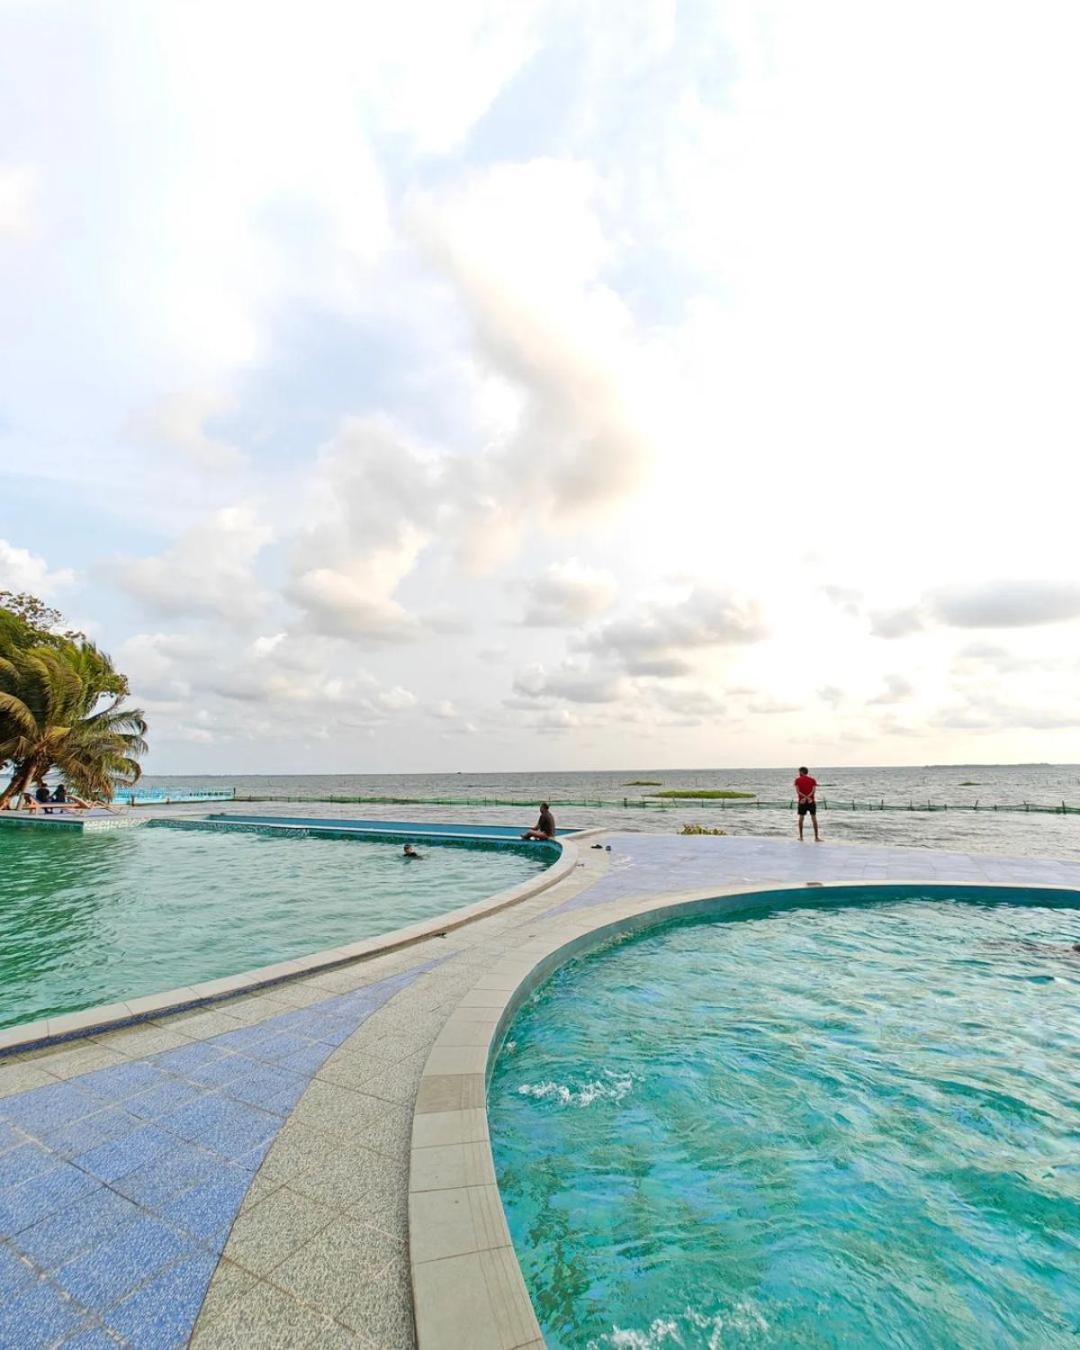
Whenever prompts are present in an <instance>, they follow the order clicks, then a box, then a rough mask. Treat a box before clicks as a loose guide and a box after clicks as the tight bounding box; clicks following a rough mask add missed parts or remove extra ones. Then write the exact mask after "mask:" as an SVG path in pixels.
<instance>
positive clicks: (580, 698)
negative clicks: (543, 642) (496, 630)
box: [514, 661, 626, 703]
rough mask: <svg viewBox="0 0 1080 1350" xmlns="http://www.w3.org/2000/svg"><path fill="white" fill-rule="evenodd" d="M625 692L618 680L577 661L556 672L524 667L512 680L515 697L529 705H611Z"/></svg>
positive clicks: (540, 667) (621, 682)
mask: <svg viewBox="0 0 1080 1350" xmlns="http://www.w3.org/2000/svg"><path fill="white" fill-rule="evenodd" d="M625 692H626V684H625V682H624V681H623V680H622V679H621V678H620V677H619V676H617V675H613V674H611V672H610V671H606V670H597V669H594V668H593V667H592V666H590V665H588V664H587V663H584V662H578V661H567V662H565V663H564V664H563V665H562V666H560V667H558V668H557V669H555V670H547V669H545V667H544V666H542V665H533V666H527V667H526V668H524V669H523V670H519V671H518V673H517V674H516V675H515V676H514V693H515V694H516V695H517V696H518V698H520V699H528V700H530V701H532V700H535V701H543V700H547V699H566V700H567V702H569V703H612V702H614V701H615V700H616V699H618V698H619V697H620V696H621V695H622V694H624V693H625Z"/></svg>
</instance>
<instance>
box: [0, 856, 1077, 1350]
mask: <svg viewBox="0 0 1080 1350" xmlns="http://www.w3.org/2000/svg"><path fill="white" fill-rule="evenodd" d="M596 842H600V843H602V844H603V845H608V844H610V846H611V852H608V851H607V849H606V848H605V847H601V848H593V847H592V845H593V844H594V843H596ZM574 848H575V845H574V844H573V843H572V844H571V845H570V848H569V849H568V854H569V853H570V850H572V849H574ZM574 862H575V866H574V867H573V868H572V869H563V875H562V876H561V879H558V880H556V881H555V884H553V885H552V886H551V887H550V888H548V889H546V890H544V891H541V892H540V893H539V894H532V895H529V896H526V897H525V898H522V899H520V900H518V901H516V902H514V903H512V904H509V905H505V906H503V907H501V908H498V909H496V910H494V911H493V912H488V913H480V914H478V916H477V917H475V918H473V919H471V920H470V921H469V922H467V923H465V924H463V925H462V926H460V927H457V928H454V929H452V930H450V931H446V932H445V934H437V933H431V934H428V935H426V936H422V937H419V938H418V939H417V940H416V941H413V942H412V943H411V944H410V945H408V946H406V947H399V948H397V949H395V950H391V951H386V952H383V953H381V954H379V953H374V954H373V953H370V952H369V953H367V954H365V955H363V956H358V957H357V958H356V959H354V960H347V961H345V962H344V963H342V962H337V963H336V964H335V965H334V967H333V968H328V969H317V970H314V971H312V970H309V971H306V972H302V973H298V974H297V975H296V976H295V977H294V978H289V979H284V980H281V981H279V982H277V983H275V984H274V985H272V986H270V987H267V988H264V989H260V990H258V991H255V992H241V993H239V994H235V993H234V994H233V995H232V996H231V997H229V998H227V999H223V1000H220V1001H217V1002H213V1003H211V1004H209V1005H208V1006H205V1007H201V1008H198V1009H189V1010H187V1011H185V1012H180V1013H176V1014H172V1015H168V1014H151V1015H150V1016H148V1017H147V1018H145V1019H144V1020H143V1021H141V1022H140V1023H139V1024H138V1025H133V1026H128V1027H126V1028H123V1029H121V1030H114V1031H104V1032H100V1033H96V1032H94V1031H93V1029H92V1028H87V1029H84V1032H83V1034H82V1035H81V1037H80V1038H79V1039H76V1040H71V1041H68V1042H66V1043H62V1044H59V1045H56V1046H52V1047H48V1048H44V1049H38V1050H31V1051H28V1052H23V1053H20V1054H15V1055H9V1056H7V1057H6V1058H3V1059H0V1346H3V1347H9V1346H10V1347H17V1348H18V1350H22V1348H23V1347H26V1350H32V1348H33V1347H38V1346H42V1347H44V1346H55V1345H64V1346H65V1347H71V1350H82V1348H83V1347H86V1348H90V1347H116V1346H118V1345H119V1346H123V1345H128V1346H133V1347H139V1348H140V1350H141V1348H142V1347H146V1348H147V1350H164V1347H170V1346H183V1345H186V1344H188V1343H189V1342H190V1343H192V1344H193V1345H195V1346H197V1347H262V1346H267V1347H273V1346H286V1347H291V1346H306V1345H319V1346H339V1345H340V1346H356V1347H372V1346H381V1347H390V1348H392V1350H408V1348H409V1347H411V1346H413V1345H415V1344H416V1343H417V1339H419V1343H420V1345H421V1346H422V1347H423V1350H429V1347H438V1348H439V1350H442V1348H443V1347H456V1348H458V1350H488V1347H490V1350H516V1348H517V1347H525V1346H529V1347H537V1346H540V1345H542V1341H541V1339H540V1333H539V1328H538V1326H537V1324H536V1321H535V1317H534V1316H533V1314H532V1309H531V1306H530V1304H529V1301H528V1297H527V1294H526V1293H525V1288H524V1284H523V1283H522V1280H521V1275H520V1271H519V1269H518V1266H517V1261H516V1259H515V1257H514V1253H513V1249H512V1247H511V1245H510V1241H509V1236H508V1233H507V1229H506V1224H505V1219H504V1217H503V1213H502V1207H501V1203H500V1200H499V1195H498V1190H497V1188H496V1186H495V1177H494V1171H493V1169H492V1163H491V1155H490V1149H489V1146H488V1135H487V1117H486V1111H485V1109H484V1107H485V1074H486V1071H487V1066H488V1061H489V1056H490V1052H491V1048H492V1047H493V1046H495V1045H497V1043H498V1039H499V1035H500V1032H501V1029H502V1027H503V1026H504V1025H505V1023H506V1021H507V1020H508V1018H509V1017H510V1016H512V1014H513V1011H514V1009H515V1007H516V1006H517V1003H518V1002H519V1001H520V999H521V997H523V996H524V995H525V993H527V991H528V989H529V988H531V987H532V985H533V984H534V983H535V981H536V980H537V979H539V978H542V976H543V974H544V972H545V971H546V970H548V969H551V968H552V967H553V966H555V965H557V964H558V963H559V962H560V961H561V960H563V959H565V958H566V955H567V954H568V953H569V952H572V951H573V950H574V949H575V947H578V948H580V946H581V945H582V944H583V943H589V942H592V943H595V941H597V940H598V936H599V935H602V934H603V932H604V931H605V930H609V931H610V929H611V928H612V926H618V925H625V924H627V923H634V922H646V921H648V920H649V918H650V916H652V917H655V916H656V915H657V914H658V913H670V912H672V906H675V907H676V909H677V906H678V905H680V904H682V905H687V906H692V905H693V904H694V903H695V901H700V900H701V899H703V898H705V897H709V896H725V895H727V896H733V895H737V894H740V893H743V892H746V891H752V890H768V889H776V888H779V887H803V886H815V885H817V884H829V883H838V884H845V885H856V886H858V885H865V884H868V883H869V884H873V883H881V882H884V883H893V882H897V881H909V882H938V883H941V882H958V883H963V884H968V885H980V886H985V885H1002V886H1021V887H1024V886H1045V887H1052V888H1053V887H1057V888H1064V889H1067V890H1076V891H1080V863H1067V862H1053V861H1050V860H1027V859H1011V858H997V857H992V856H989V855H977V854H967V853H942V852H933V851H930V850H920V849H897V848H889V849H881V848H870V847H854V846H848V845H838V844H832V843H823V844H820V845H815V844H813V843H809V842H808V843H805V844H801V845H800V844H797V843H794V842H788V841H781V840H773V839H758V838H737V837H733V838H712V837H693V836H692V837H680V836H672V835H648V834H629V833H627V834H603V835H595V836H593V837H582V838H581V839H579V840H578V841H577V842H576V857H575V858H574ZM1061 899H1062V900H1063V901H1066V900H1068V897H1065V896H1062V897H1061ZM1074 903H1075V901H1074ZM164 983H167V976H166V977H165V978H164V979H163V984H164ZM410 1220H411V1221H410ZM414 1312H415V1318H414Z"/></svg>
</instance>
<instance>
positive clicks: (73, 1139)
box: [0, 961, 438, 1350]
mask: <svg viewBox="0 0 1080 1350" xmlns="http://www.w3.org/2000/svg"><path fill="white" fill-rule="evenodd" d="M436 964H438V962H434V961H432V962H426V963H425V964H423V965H420V966H417V967H415V968H414V969H412V970H409V971H406V972H404V973H402V974H399V975H394V976H392V977H390V978H388V979H385V980H381V981H379V982H378V983H377V984H372V985H368V986H367V987H365V988H361V989H357V990H355V991H353V992H351V993H347V994H341V995H338V996H336V997H333V998H329V999H326V1000H325V1001H324V1002H320V1003H315V1004H312V1005H311V1006H309V1007H306V1008H299V1009H295V1010H292V1011H288V1012H284V1013H281V1014H280V1015H277V1016H273V1017H270V1018H267V1019H266V1020H265V1021H263V1022H260V1023H258V1024H256V1025H255V1026H251V1027H243V1028H241V1029H239V1030H236V1031H229V1032H226V1033H224V1034H223V1035H220V1036H216V1037H213V1038H212V1039H210V1040H206V1041H199V1042H194V1043H192V1044H190V1045H185V1046H183V1047H181V1048H180V1049H177V1050H169V1051H166V1052H164V1053H162V1054H158V1055H153V1056H151V1057H149V1058H147V1059H145V1060H135V1061H132V1062H131V1063H130V1064H121V1065H116V1066H114V1067H112V1068H108V1069H100V1070H97V1071H96V1072H93V1073H87V1074H83V1075H81V1076H79V1077H76V1078H72V1079H69V1080H68V1081H67V1082H60V1083H56V1084H50V1085H49V1086H47V1087H39V1088H34V1089H32V1090H30V1091H27V1092H23V1093H18V1094H16V1095H14V1096H11V1097H6V1098H3V1099H0V1347H2V1350H36V1347H45V1346H56V1345H63V1346H64V1348H65V1350H83V1347H86V1350H90V1347H99V1346H100V1347H106V1346H107V1347H111V1350H116V1347H117V1346H118V1345H119V1346H131V1347H137V1348H138V1350H167V1347H172V1346H181V1345H184V1344H185V1343H186V1342H187V1340H188V1338H189V1337H190V1335H191V1331H192V1328H193V1327H194V1325H195V1319H196V1318H197V1316H198V1314H199V1309H200V1308H201V1306H202V1302H203V1298H204V1297H205V1294H206V1289H207V1286H208V1284H209V1282H210V1277H211V1275H212V1274H213V1272H214V1268H215V1266H216V1265H217V1261H218V1257H219V1255H220V1253H221V1251H222V1248H223V1247H224V1245H225V1241H226V1239H227V1238H228V1235H229V1230H230V1228H231V1227H232V1223H233V1220H234V1219H235V1217H236V1215H237V1212H238V1211H239V1208H240V1205H241V1202H242V1201H243V1198H244V1195H245V1193H246V1192H247V1189H248V1186H249V1185H250V1183H251V1179H252V1177H253V1175H254V1174H255V1172H256V1171H257V1169H258V1167H259V1164H260V1163H261V1162H262V1160H263V1158H264V1157H265V1155H266V1152H267V1150H268V1149H269V1147H270V1144H271V1143H272V1142H273V1139H274V1137H275V1136H276V1134H277V1133H278V1131H279V1130H280V1129H281V1127H282V1125H283V1124H284V1123H285V1120H286V1118H287V1117H288V1115H289V1113H290V1111H291V1110H292V1108H293V1107H294V1106H295V1105H296V1103H297V1101H298V1100H299V1098H300V1096H301V1094H302V1093H303V1092H304V1090H305V1089H306V1088H307V1086H308V1084H309V1083H310V1081H311V1078H312V1076H313V1075H314V1074H315V1073H316V1072H317V1071H318V1069H319V1068H320V1067H321V1065H322V1064H323V1062H324V1061H325V1060H326V1059H327V1057H328V1056H329V1055H330V1054H332V1053H333V1051H334V1050H335V1049H336V1048H337V1047H338V1046H339V1045H341V1044H342V1043H343V1042H344V1041H345V1040H346V1039H347V1038H348V1037H349V1036H351V1035H352V1034H353V1032H354V1031H356V1029H357V1028H358V1027H359V1026H360V1025H361V1024H362V1023H363V1022H364V1021H365V1020H366V1019H367V1018H368V1017H369V1016H370V1015H371V1014H372V1013H373V1012H375V1011H376V1009H378V1008H380V1007H382V1005H383V1004H384V1003H386V1002H387V1000H388V999H390V998H392V997H393V995H394V994H396V993H397V992H398V991H399V990H401V989H404V988H405V987H406V986H407V985H409V984H411V983H412V981H413V980H415V979H416V977H417V976H418V975H421V974H423V973H424V972H425V971H427V970H430V969H431V968H432V966H434V965H436Z"/></svg>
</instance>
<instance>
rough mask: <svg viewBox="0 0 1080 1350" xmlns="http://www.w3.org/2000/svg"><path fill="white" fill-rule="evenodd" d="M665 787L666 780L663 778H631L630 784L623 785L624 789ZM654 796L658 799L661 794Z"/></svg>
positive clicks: (654, 794)
mask: <svg viewBox="0 0 1080 1350" xmlns="http://www.w3.org/2000/svg"><path fill="white" fill-rule="evenodd" d="M663 786H664V780H663V779H662V778H631V779H630V781H629V783H624V784H623V787H663ZM652 795H653V796H654V797H658V796H659V795H660V794H659V793H656V792H654V793H653V794H652Z"/></svg>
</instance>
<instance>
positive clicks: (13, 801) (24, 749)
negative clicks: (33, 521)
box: [0, 591, 147, 811]
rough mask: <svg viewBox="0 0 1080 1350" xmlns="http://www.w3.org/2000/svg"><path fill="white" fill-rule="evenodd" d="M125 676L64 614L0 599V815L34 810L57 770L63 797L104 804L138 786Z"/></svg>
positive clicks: (137, 730) (141, 728) (142, 723)
mask: <svg viewBox="0 0 1080 1350" xmlns="http://www.w3.org/2000/svg"><path fill="white" fill-rule="evenodd" d="M128 692H129V691H128V682H127V679H126V677H125V676H124V675H123V674H121V672H120V671H118V670H117V669H116V667H115V666H114V665H113V663H112V661H111V660H110V659H109V657H108V656H107V655H106V654H105V653H104V652H103V651H102V650H101V649H100V648H99V647H97V646H95V645H94V643H93V642H91V641H90V639H89V638H88V637H87V636H86V635H85V633H80V632H78V631H76V630H74V629H71V628H67V627H65V624H64V619H63V616H62V615H61V614H60V613H59V612H58V611H57V610H55V609H52V608H50V607H49V606H48V605H46V604H44V603H43V602H42V601H41V600H39V599H38V598H37V597H36V596H34V595H29V594H27V593H26V592H19V593H18V594H16V593H14V592H12V591H0V776H5V777H8V781H7V783H6V784H2V783H0V811H3V810H18V809H19V806H20V802H23V803H25V802H29V803H30V805H31V807H33V805H34V798H36V799H37V800H38V801H41V795H39V794H42V795H47V794H48V789H47V788H46V787H45V779H46V776H47V775H49V774H51V773H54V772H58V773H59V775H60V780H61V782H62V784H63V785H64V787H65V789H66V790H67V792H68V793H71V794H73V795H74V796H75V797H79V798H83V799H85V800H88V801H91V802H96V801H100V802H102V803H106V804H107V803H109V802H111V801H112V799H113V795H114V793H115V790H116V788H117V787H118V786H129V785H131V784H133V783H136V782H138V780H139V777H140V775H141V773H142V769H141V767H140V764H139V759H140V757H141V756H142V755H144V754H145V753H146V748H147V747H146V740H145V735H146V718H145V716H144V715H143V712H142V709H141V708H132V707H130V706H129V705H128V704H127V703H125V701H124V700H125V698H126V697H127V695H128Z"/></svg>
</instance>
